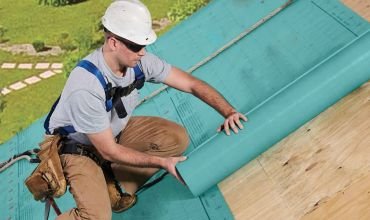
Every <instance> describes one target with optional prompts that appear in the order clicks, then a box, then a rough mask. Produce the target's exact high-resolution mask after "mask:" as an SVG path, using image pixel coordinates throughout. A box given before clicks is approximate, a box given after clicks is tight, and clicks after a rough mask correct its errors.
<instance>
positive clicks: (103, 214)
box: [78, 203, 112, 220]
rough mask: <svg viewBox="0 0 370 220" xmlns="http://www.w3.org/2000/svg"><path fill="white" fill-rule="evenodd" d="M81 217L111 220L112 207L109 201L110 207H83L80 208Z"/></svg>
mask: <svg viewBox="0 0 370 220" xmlns="http://www.w3.org/2000/svg"><path fill="white" fill-rule="evenodd" d="M78 212H79V216H80V218H81V219H99V220H111V219H112V209H111V206H110V203H109V208H107V207H106V206H105V208H102V207H101V206H100V207H96V208H95V209H83V210H78Z"/></svg>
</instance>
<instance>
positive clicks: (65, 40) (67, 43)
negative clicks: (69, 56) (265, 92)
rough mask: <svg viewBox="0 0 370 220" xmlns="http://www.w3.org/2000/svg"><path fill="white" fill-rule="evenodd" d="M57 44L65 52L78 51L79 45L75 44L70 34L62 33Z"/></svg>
mask: <svg viewBox="0 0 370 220" xmlns="http://www.w3.org/2000/svg"><path fill="white" fill-rule="evenodd" d="M57 42H58V44H59V46H60V48H62V49H63V50H66V51H72V50H75V49H77V45H76V44H77V43H75V42H74V41H73V39H71V38H70V37H69V34H68V33H61V34H60V36H59V38H58V40H57Z"/></svg>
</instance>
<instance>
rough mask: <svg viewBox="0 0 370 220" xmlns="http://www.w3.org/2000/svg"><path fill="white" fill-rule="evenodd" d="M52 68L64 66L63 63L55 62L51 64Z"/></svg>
mask: <svg viewBox="0 0 370 220" xmlns="http://www.w3.org/2000/svg"><path fill="white" fill-rule="evenodd" d="M51 68H52V69H62V68H63V63H53V64H51Z"/></svg>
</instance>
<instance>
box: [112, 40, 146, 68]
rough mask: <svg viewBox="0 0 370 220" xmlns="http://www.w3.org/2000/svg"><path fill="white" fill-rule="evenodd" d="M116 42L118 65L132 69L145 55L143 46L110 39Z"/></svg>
mask: <svg viewBox="0 0 370 220" xmlns="http://www.w3.org/2000/svg"><path fill="white" fill-rule="evenodd" d="M112 38H113V39H114V40H116V42H117V47H118V52H119V60H120V63H121V64H123V65H124V66H127V67H134V66H136V64H137V63H138V62H139V60H140V59H141V57H143V56H144V55H145V52H146V51H145V45H138V44H135V43H133V42H131V41H128V40H126V39H122V38H118V37H112Z"/></svg>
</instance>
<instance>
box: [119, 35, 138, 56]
mask: <svg viewBox="0 0 370 220" xmlns="http://www.w3.org/2000/svg"><path fill="white" fill-rule="evenodd" d="M113 38H114V39H116V40H118V41H119V42H121V43H122V44H124V45H125V46H126V47H127V48H128V49H129V50H131V51H132V52H134V53H137V52H139V51H140V50H142V49H143V48H144V47H145V45H140V44H135V43H133V42H131V41H128V40H125V39H123V38H119V37H113Z"/></svg>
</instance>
